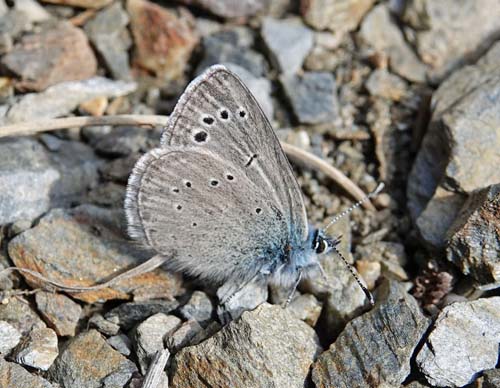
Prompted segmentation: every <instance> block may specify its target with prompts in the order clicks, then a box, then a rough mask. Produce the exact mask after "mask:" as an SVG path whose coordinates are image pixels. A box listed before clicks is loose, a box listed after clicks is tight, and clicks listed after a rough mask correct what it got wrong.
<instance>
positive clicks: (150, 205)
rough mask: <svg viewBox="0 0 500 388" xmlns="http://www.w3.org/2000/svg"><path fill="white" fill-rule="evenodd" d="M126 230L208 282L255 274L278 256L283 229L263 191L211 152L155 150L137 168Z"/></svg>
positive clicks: (129, 195) (179, 267) (177, 266)
mask: <svg viewBox="0 0 500 388" xmlns="http://www.w3.org/2000/svg"><path fill="white" fill-rule="evenodd" d="M125 208H126V214H127V220H128V223H129V233H130V235H131V236H132V237H135V238H137V239H140V240H142V241H143V242H144V243H145V245H146V246H148V247H149V248H152V249H154V250H155V251H157V252H159V253H160V254H163V255H167V256H171V257H172V259H171V260H170V261H169V263H170V266H171V267H172V268H173V269H176V270H183V271H185V272H187V273H190V274H192V275H195V276H199V277H201V278H206V279H209V280H212V281H224V280H227V279H230V278H231V279H235V278H238V277H239V278H246V277H247V276H249V277H252V276H254V275H255V274H256V273H257V272H258V271H259V270H261V269H262V268H263V266H266V265H269V264H270V262H271V261H272V260H273V259H274V258H275V257H276V255H278V254H279V253H280V249H282V248H283V247H284V245H285V244H286V240H287V238H288V226H287V223H286V220H285V219H284V217H283V215H282V214H281V211H280V210H279V209H278V208H277V207H276V206H275V204H274V203H273V201H272V200H271V199H270V198H269V195H268V193H267V192H266V191H265V190H263V189H262V188H261V187H259V186H257V185H255V184H254V182H253V181H252V180H251V179H250V178H249V177H248V176H247V175H246V173H245V170H244V169H240V168H239V167H237V166H234V165H233V164H232V163H231V162H228V161H227V160H225V159H224V158H222V157H221V156H220V155H217V154H214V153H213V152H211V151H210V150H206V149H200V148H193V147H182V148H177V147H162V148H157V149H154V150H152V151H150V152H149V153H147V154H146V155H144V156H143V157H142V158H141V160H140V161H139V162H138V163H137V164H136V167H135V168H134V171H133V173H132V175H131V177H130V179H129V185H128V188H127V198H126V206H125Z"/></svg>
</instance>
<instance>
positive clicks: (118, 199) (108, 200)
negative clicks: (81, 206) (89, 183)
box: [87, 182, 126, 209]
mask: <svg viewBox="0 0 500 388" xmlns="http://www.w3.org/2000/svg"><path fill="white" fill-rule="evenodd" d="M125 191H126V187H125V185H123V184H117V183H114V182H104V183H101V184H100V185H98V186H97V187H94V188H93V189H92V190H90V191H89V193H88V196H87V200H88V202H90V203H92V204H95V205H99V206H104V207H110V208H113V209H119V208H121V207H122V206H123V201H124V200H125Z"/></svg>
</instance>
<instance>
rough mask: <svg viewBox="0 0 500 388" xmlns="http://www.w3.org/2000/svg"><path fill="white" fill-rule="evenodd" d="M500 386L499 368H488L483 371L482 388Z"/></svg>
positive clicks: (496, 387)
mask: <svg viewBox="0 0 500 388" xmlns="http://www.w3.org/2000/svg"><path fill="white" fill-rule="evenodd" d="M498 387H500V369H490V370H487V371H486V372H484V380H483V387H482V388H498Z"/></svg>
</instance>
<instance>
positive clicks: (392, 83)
mask: <svg viewBox="0 0 500 388" xmlns="http://www.w3.org/2000/svg"><path fill="white" fill-rule="evenodd" d="M366 89H367V90H368V91H369V92H370V94H371V95H372V96H378V97H384V98H387V99H389V100H392V101H399V100H401V99H402V98H403V97H405V95H406V94H407V93H408V85H407V84H406V82H405V81H404V80H402V79H401V78H399V77H398V76H397V75H395V74H391V73H389V72H388V71H387V70H385V69H377V70H375V71H373V72H372V73H371V74H370V77H368V79H367V81H366Z"/></svg>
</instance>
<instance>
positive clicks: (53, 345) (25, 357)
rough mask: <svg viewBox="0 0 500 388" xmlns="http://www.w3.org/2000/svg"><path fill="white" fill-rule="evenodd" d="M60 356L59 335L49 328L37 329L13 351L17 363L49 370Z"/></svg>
mask: <svg viewBox="0 0 500 388" xmlns="http://www.w3.org/2000/svg"><path fill="white" fill-rule="evenodd" d="M58 354H59V350H58V348H57V334H56V333H55V331H54V330H52V329H49V328H43V329H35V330H33V331H31V332H30V333H29V334H28V335H27V336H26V337H24V338H23V339H22V340H21V342H20V343H19V345H17V346H16V348H15V349H14V350H13V351H12V358H14V359H15V360H16V362H17V363H19V364H22V365H26V366H29V367H31V368H35V369H40V370H47V369H49V368H50V366H51V365H52V363H53V362H54V360H55V359H56V357H57V356H58Z"/></svg>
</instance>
